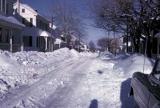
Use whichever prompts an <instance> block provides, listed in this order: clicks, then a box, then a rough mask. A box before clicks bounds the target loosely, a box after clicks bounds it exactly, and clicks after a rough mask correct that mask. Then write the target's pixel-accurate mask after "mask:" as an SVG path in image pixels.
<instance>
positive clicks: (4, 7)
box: [2, 0, 6, 13]
mask: <svg viewBox="0 0 160 108" xmlns="http://www.w3.org/2000/svg"><path fill="white" fill-rule="evenodd" d="M2 12H4V13H6V0H2Z"/></svg>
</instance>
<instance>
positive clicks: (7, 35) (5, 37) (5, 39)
mask: <svg viewBox="0 0 160 108" xmlns="http://www.w3.org/2000/svg"><path fill="white" fill-rule="evenodd" d="M9 35H10V32H9V30H8V29H5V36H4V43H9Z"/></svg>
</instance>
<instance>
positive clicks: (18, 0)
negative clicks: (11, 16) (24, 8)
mask: <svg viewBox="0 0 160 108" xmlns="http://www.w3.org/2000/svg"><path fill="white" fill-rule="evenodd" d="M20 11H21V10H20V0H17V12H18V13H19V14H20Z"/></svg>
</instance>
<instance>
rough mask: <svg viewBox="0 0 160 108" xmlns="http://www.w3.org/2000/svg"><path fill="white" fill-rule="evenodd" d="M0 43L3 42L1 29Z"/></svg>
mask: <svg viewBox="0 0 160 108" xmlns="http://www.w3.org/2000/svg"><path fill="white" fill-rule="evenodd" d="M0 42H2V28H0Z"/></svg>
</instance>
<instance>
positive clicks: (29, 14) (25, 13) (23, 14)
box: [14, 4, 37, 27]
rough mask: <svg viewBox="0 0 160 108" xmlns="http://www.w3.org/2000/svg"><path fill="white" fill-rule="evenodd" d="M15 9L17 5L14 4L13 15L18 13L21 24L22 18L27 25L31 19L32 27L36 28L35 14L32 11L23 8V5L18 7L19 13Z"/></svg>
mask: <svg viewBox="0 0 160 108" xmlns="http://www.w3.org/2000/svg"><path fill="white" fill-rule="evenodd" d="M17 7H18V4H15V5H14V11H15V13H18V14H19V15H20V16H21V17H22V18H21V22H22V23H23V18H24V19H25V20H26V21H27V22H28V23H31V19H32V21H33V22H32V25H33V26H35V27H36V26H37V23H36V16H37V14H36V13H35V12H34V11H32V10H31V9H28V8H27V7H25V6H23V5H20V7H19V12H18V9H17ZM23 10H24V11H23ZM25 25H26V24H25Z"/></svg>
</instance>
